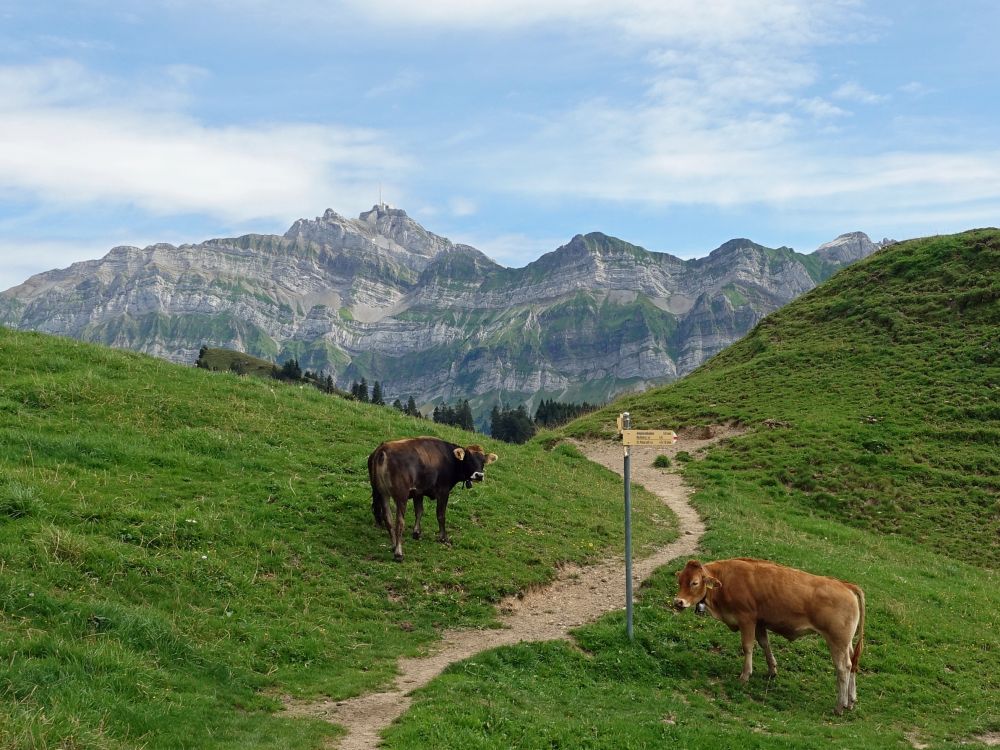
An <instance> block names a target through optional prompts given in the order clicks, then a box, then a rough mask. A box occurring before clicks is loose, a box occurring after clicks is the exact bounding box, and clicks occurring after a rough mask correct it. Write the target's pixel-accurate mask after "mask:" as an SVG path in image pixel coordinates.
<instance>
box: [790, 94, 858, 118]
mask: <svg viewBox="0 0 1000 750" xmlns="http://www.w3.org/2000/svg"><path fill="white" fill-rule="evenodd" d="M799 107H801V108H802V109H803V110H804V111H805V112H808V113H809V114H810V115H812V116H813V117H815V118H816V119H818V120H823V119H828V118H831V117H846V116H848V115H850V114H851V113H850V112H848V111H847V110H846V109H841V108H840V107H838V106H837V105H835V104H831V103H830V102H828V101H826V99H821V98H819V97H812V98H811V99H803V100H802V101H800V102H799Z"/></svg>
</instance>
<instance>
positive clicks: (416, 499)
mask: <svg viewBox="0 0 1000 750" xmlns="http://www.w3.org/2000/svg"><path fill="white" fill-rule="evenodd" d="M413 515H415V516H416V517H417V521H416V523H414V524H413V538H414V539H419V538H420V519H421V518H423V517H424V496H423V495H414V496H413Z"/></svg>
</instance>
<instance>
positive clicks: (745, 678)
mask: <svg viewBox="0 0 1000 750" xmlns="http://www.w3.org/2000/svg"><path fill="white" fill-rule="evenodd" d="M740 682H742V683H743V684H744V685H746V684H747V683H748V682H750V675H748V674H741V675H740Z"/></svg>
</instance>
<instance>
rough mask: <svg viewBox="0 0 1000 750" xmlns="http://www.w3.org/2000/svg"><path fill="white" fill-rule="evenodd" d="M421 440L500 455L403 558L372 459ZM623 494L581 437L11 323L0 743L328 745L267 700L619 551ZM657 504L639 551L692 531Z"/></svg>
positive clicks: (338, 676) (340, 674)
mask: <svg viewBox="0 0 1000 750" xmlns="http://www.w3.org/2000/svg"><path fill="white" fill-rule="evenodd" d="M419 434H434V435H440V436H442V437H445V438H447V439H450V440H453V441H455V442H458V443H462V444H468V443H470V442H480V443H483V444H484V445H486V446H487V447H488V448H489V449H490V450H491V451H494V452H496V453H498V454H499V455H500V460H499V461H498V462H497V463H496V464H495V465H492V466H490V469H489V471H488V472H487V474H488V476H487V480H486V482H485V483H483V484H482V485H477V486H476V487H475V488H474V489H472V490H464V489H462V488H458V489H456V490H455V492H454V493H453V495H452V500H453V502H452V504H451V505H450V507H449V514H448V521H449V530H450V532H451V535H452V537H453V541H454V546H453V547H452V548H446V547H444V546H442V545H439V544H437V543H436V542H434V541H432V538H433V535H432V534H430V535H427V536H426V537H425V539H424V540H422V541H419V542H415V541H413V540H412V539H409V538H408V539H407V541H406V544H405V552H406V555H407V559H406V562H404V563H403V564H402V565H399V564H395V563H393V562H392V559H391V554H390V551H389V549H388V537H387V534H386V533H385V532H383V531H380V530H377V529H375V528H374V525H373V521H372V517H371V511H370V502H371V500H370V490H369V487H368V478H367V468H366V461H365V459H366V456H367V454H368V453H369V452H370V451H371V450H372V449H373V448H374V447H375V445H377V444H378V443H379V442H380V441H381V440H384V439H386V438H390V437H399V436H407V435H419ZM620 495H621V488H620V484H619V482H618V481H617V480H616V479H615V478H614V477H612V476H611V475H610V474H609V473H607V472H605V471H604V470H601V469H598V468H596V467H594V466H593V465H591V464H590V463H589V462H587V461H585V460H583V459H582V458H581V457H580V456H579V454H577V453H576V452H575V451H574V450H573V449H571V448H569V447H568V446H567V447H561V448H559V449H556V450H555V451H552V452H546V451H544V450H543V449H542V448H540V447H538V446H519V447H516V446H508V445H505V444H498V443H495V442H492V441H489V440H485V439H482V438H480V437H479V436H472V435H470V434H468V433H463V432H460V431H457V430H451V429H448V428H444V427H441V426H439V425H434V424H432V423H430V422H427V421H424V420H416V419H411V418H408V417H403V416H401V415H399V414H398V412H396V411H395V410H392V409H385V408H379V407H371V406H368V405H365V404H359V403H354V402H348V401H344V400H342V399H338V398H331V397H329V396H327V395H325V394H323V393H320V392H319V391H317V390H316V389H315V388H312V387H310V386H303V387H297V386H288V385H283V384H281V383H277V382H274V381H269V380H260V379H255V378H240V377H237V376H235V375H232V374H228V373H212V372H207V371H205V370H199V369H195V368H193V367H188V368H185V367H179V366H176V365H171V364H168V363H165V362H162V361H159V360H155V359H152V358H149V357H145V356H141V355H136V354H131V353H127V352H120V351H114V350H110V349H105V348H101V347H97V346H91V345H84V344H80V343H76V342H73V341H69V340H65V339H58V338H53V337H48V336H43V335H39V334H27V333H14V332H11V331H9V330H6V329H0V747H3V748H42V747H66V748H70V747H72V748H100V749H101V750H106V749H108V748H126V747H148V748H192V747H196V748H215V747H218V748H253V747H281V748H291V747H319V746H321V745H322V742H323V737H324V736H327V735H329V734H330V733H331V732H332V731H334V730H333V729H332V728H331V727H330V726H329V725H326V724H324V723H321V722H318V721H310V720H304V719H296V720H291V719H286V718H280V717H278V716H276V714H275V711H276V709H277V708H278V707H279V704H278V701H277V700H276V699H275V698H274V697H270V696H274V695H276V694H279V693H285V692H288V693H292V694H295V695H300V696H314V695H329V696H331V697H333V698H343V697H347V696H351V695H355V694H358V693H360V692H364V691H367V690H371V689H373V688H375V687H377V686H380V685H384V684H386V683H387V682H388V681H389V680H390V678H391V676H392V674H393V673H394V668H395V663H396V659H397V658H398V657H399V656H400V655H401V654H408V655H413V654H416V653H418V652H419V651H420V650H421V649H423V648H425V647H427V645H428V644H429V643H431V642H432V641H433V640H434V639H435V638H436V637H437V635H436V634H437V633H438V631H439V630H440V629H441V628H444V627H452V626H470V627H474V626H486V625H489V624H491V623H493V622H494V609H493V606H492V605H493V603H494V602H496V601H497V600H498V599H499V598H500V597H502V596H503V595H505V594H509V593H513V592H516V591H518V590H521V589H522V588H524V587H526V586H530V585H533V584H538V583H540V582H543V581H545V580H547V579H548V578H550V577H551V576H552V574H553V571H554V569H555V567H556V566H557V565H558V564H559V563H561V562H563V561H568V560H573V561H578V562H582V561H586V560H590V559H594V558H596V557H603V556H604V555H606V554H608V552H609V550H611V549H614V550H617V549H618V546H619V544H620V540H621V534H622V531H621V523H622V522H621V518H620V502H618V503H616V502H614V501H613V499H614V498H616V497H620ZM609 498H610V500H609ZM653 502H654V500H653V499H652V498H650V497H649V496H643V497H640V498H639V499H638V503H639V512H638V514H637V521H638V532H637V533H638V534H639V543H640V545H648V544H651V543H653V542H656V543H662V542H663V541H665V540H667V539H670V538H672V537H673V536H674V535H675V531H674V528H673V527H672V526H671V524H670V522H667V521H662V520H659V519H661V518H662V517H663V516H664V515H665V514H664V513H663V510H662V508H656V507H654V506H653ZM654 512H655V516H656V517H655V518H654ZM429 518H430V519H431V520H430V521H427V518H425V521H427V526H426V527H425V528H426V529H430V530H432V531H433V530H434V529H435V527H436V524H435V523H434V521H433V509H432V508H431V510H430V513H429ZM408 523H410V524H412V511H411V513H410V516H409V519H408Z"/></svg>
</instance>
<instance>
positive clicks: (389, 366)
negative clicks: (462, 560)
mask: <svg viewBox="0 0 1000 750" xmlns="http://www.w3.org/2000/svg"><path fill="white" fill-rule="evenodd" d="M889 242H891V241H890V240H883V241H882V242H877V243H876V242H872V241H871V240H870V239H869V238H868V236H867V235H865V234H864V233H861V232H852V233H849V234H844V235H841V236H840V237H837V238H836V239H835V240H833V241H832V242H829V243H826V244H824V245H822V246H821V247H819V248H818V249H816V250H815V251H814V252H812V253H809V254H801V253H798V252H795V251H794V250H792V249H790V248H788V247H779V248H769V247H764V246H762V245H759V244H756V243H754V242H751V241H750V240H748V239H733V240H730V241H729V242H726V243H725V244H723V245H721V246H720V247H718V248H716V249H715V250H713V251H712V252H711V253H709V254H708V255H707V256H706V257H703V258H698V259H694V260H682V259H680V258H677V257H675V256H673V255H670V254H667V253H660V252H651V251H648V250H645V249H644V248H641V247H638V246H636V245H633V244H630V243H628V242H625V241H623V240H620V239H617V238H614V237H610V236H608V235H605V234H601V233H599V232H593V233H590V234H586V235H577V236H575V237H573V238H572V239H571V240H570V241H569V242H568V243H566V244H565V245H563V246H561V247H559V248H558V249H556V250H554V251H552V252H550V253H547V254H545V255H543V256H542V257H540V258H539V259H538V260H536V261H534V262H532V263H529V264H528V265H527V266H525V267H523V268H505V267H503V266H501V265H499V264H497V263H495V262H494V261H493V260H491V259H490V258H488V257H487V256H486V255H484V254H483V253H482V252H480V251H479V250H477V249H475V248H474V247H471V246H469V245H462V244H455V243H452V242H451V241H450V240H448V239H446V238H444V237H441V236H439V235H436V234H434V233H432V232H429V231H427V230H426V229H424V228H423V227H422V226H421V225H420V224H418V223H417V222H416V221H414V220H413V219H412V218H410V217H409V216H408V215H407V214H406V212H405V211H403V210H401V209H397V208H391V207H389V206H387V205H384V204H380V205H376V206H374V207H373V208H372V209H371V210H370V211H366V212H363V213H362V214H361V215H360V216H359V217H358V218H357V219H349V218H346V217H344V216H341V215H339V214H337V213H336V212H334V211H333V210H327V211H326V212H325V213H324V214H323V215H322V216H320V217H317V218H315V219H312V220H308V219H300V220H298V221H296V222H295V223H294V224H293V225H292V226H291V227H290V228H289V230H288V231H287V232H285V233H284V235H260V234H248V235H244V236H242V237H236V238H229V239H213V240H208V241H206V242H202V243H198V244H186V245H181V246H179V247H175V246H173V245H169V244H156V245H151V246H149V247H146V248H142V249H140V248H137V247H127V246H121V247H115V248H113V249H112V250H111V251H110V252H109V253H108V254H107V255H105V256H104V257H103V258H101V259H99V260H90V261H84V262H80V263H74V264H73V265H72V266H70V267H69V268H67V269H62V270H53V271H48V272H45V273H41V274H38V275H35V276H33V277H31V278H30V279H28V280H27V281H25V282H24V283H22V284H20V285H18V286H16V287H13V288H11V289H9V290H7V291H5V292H3V293H0V323H2V324H4V325H7V326H11V327H15V328H19V329H30V330H37V331H44V332H48V333H55V334H61V335H64V336H70V337H73V338H77V339H81V340H86V341H93V342H100V343H104V344H108V345H111V346H115V347H121V348H128V349H134V350H138V351H142V352H146V353H149V354H152V355H155V356H158V357H163V358H166V359H169V360H172V361H175V362H186V363H193V362H194V360H195V358H196V357H197V354H198V350H199V348H200V347H201V346H203V345H208V346H216V347H225V348H230V349H236V350H240V351H243V352H246V353H249V354H253V355H255V356H258V357H264V358H267V359H271V360H275V361H283V360H285V359H288V358H292V357H294V358H297V359H298V361H299V363H300V365H301V366H302V368H303V369H312V370H317V371H323V372H326V373H329V374H332V375H333V377H334V379H335V380H336V382H337V384H338V385H340V386H342V387H346V386H348V385H349V384H350V383H351V382H352V381H354V380H359V379H360V378H361V377H365V378H367V380H368V381H369V382H373V381H375V380H379V381H381V382H382V383H383V384H384V386H383V387H384V392H385V395H386V396H387V397H388V398H389V399H392V398H395V397H400V398H401V399H402V400H404V401H405V400H406V398H407V397H408V396H411V395H412V396H414V397H415V398H416V400H417V402H418V403H420V404H422V405H425V406H429V405H431V404H433V403H438V402H441V401H445V400H447V401H451V400H453V399H455V398H468V399H470V401H471V402H472V404H473V407H474V409H475V410H476V411H477V412H478V413H482V412H483V411H485V410H488V409H489V408H490V407H491V406H492V405H493V404H494V403H496V402H498V401H500V402H502V403H504V404H505V405H506V404H518V403H521V402H524V401H529V402H531V401H532V400H534V399H540V398H556V399H560V400H567V401H584V400H586V401H590V402H595V403H596V402H603V401H606V400H607V399H609V398H610V397H612V396H614V395H615V394H617V393H619V392H622V391H626V390H639V389H643V388H645V387H648V386H649V385H651V384H654V383H662V382H666V381H670V380H673V379H675V378H677V377H679V376H682V375H684V374H686V373H688V372H690V371H691V370H693V369H695V368H696V367H698V365H700V364H701V363H702V362H704V361H705V360H706V359H707V358H709V357H711V356H712V355H713V354H715V353H717V352H719V351H720V350H722V349H723V348H725V347H726V346H728V345H729V344H731V343H733V342H734V341H736V340H738V339H740V338H742V337H743V336H744V335H745V334H746V333H747V332H748V331H750V329H751V328H753V326H754V325H755V324H756V323H757V321H759V320H760V319H761V318H762V317H763V316H764V315H766V314H767V313H769V312H771V311H773V310H775V309H777V308H779V307H781V306H782V305H784V304H785V303H787V302H789V301H791V300H792V299H794V298H795V297H797V296H799V295H801V294H802V293H804V292H806V291H808V290H810V289H812V288H813V287H815V286H816V285H817V284H818V283H819V282H821V281H823V280H824V279H826V278H827V277H829V276H830V275H832V274H833V273H834V272H835V271H836V270H838V269H839V268H841V267H842V266H844V265H847V264H849V263H852V262H854V261H856V260H859V259H861V258H864V257H866V256H868V255H870V254H871V253H873V252H875V251H876V250H877V249H879V248H880V247H882V246H883V245H885V244H887V243H889Z"/></svg>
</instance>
